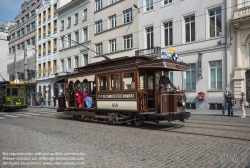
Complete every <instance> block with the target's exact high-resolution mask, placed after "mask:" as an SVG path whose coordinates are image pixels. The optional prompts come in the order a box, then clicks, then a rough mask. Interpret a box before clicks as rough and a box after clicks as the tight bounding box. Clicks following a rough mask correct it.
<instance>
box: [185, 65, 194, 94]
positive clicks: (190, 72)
mask: <svg viewBox="0 0 250 168" xmlns="http://www.w3.org/2000/svg"><path fill="white" fill-rule="evenodd" d="M186 89H187V90H196V66H195V64H188V65H187V71H186Z"/></svg>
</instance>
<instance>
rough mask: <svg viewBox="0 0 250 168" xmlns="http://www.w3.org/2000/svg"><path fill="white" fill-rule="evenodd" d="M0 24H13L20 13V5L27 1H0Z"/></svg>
mask: <svg viewBox="0 0 250 168" xmlns="http://www.w3.org/2000/svg"><path fill="white" fill-rule="evenodd" d="M0 1H1V3H0V24H4V23H5V22H6V21H12V22H14V19H15V17H16V16H17V15H18V14H19V12H21V5H22V4H23V2H24V1H29V0H0Z"/></svg>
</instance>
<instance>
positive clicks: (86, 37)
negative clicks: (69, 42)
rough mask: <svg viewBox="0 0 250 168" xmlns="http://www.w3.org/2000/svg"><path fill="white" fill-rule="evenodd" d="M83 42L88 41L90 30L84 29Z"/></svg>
mask: <svg viewBox="0 0 250 168" xmlns="http://www.w3.org/2000/svg"><path fill="white" fill-rule="evenodd" d="M83 41H84V42H86V41H88V28H84V29H83Z"/></svg>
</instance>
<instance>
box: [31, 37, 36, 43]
mask: <svg viewBox="0 0 250 168" xmlns="http://www.w3.org/2000/svg"><path fill="white" fill-rule="evenodd" d="M31 41H32V45H36V39H35V37H33V38H31Z"/></svg>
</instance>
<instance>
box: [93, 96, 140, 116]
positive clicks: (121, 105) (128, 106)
mask: <svg viewBox="0 0 250 168" xmlns="http://www.w3.org/2000/svg"><path fill="white" fill-rule="evenodd" d="M96 100H97V109H98V110H101V109H105V110H122V111H124V110H125V111H138V102H137V93H136V92H131V93H98V94H97V96H96Z"/></svg>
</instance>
